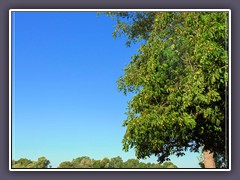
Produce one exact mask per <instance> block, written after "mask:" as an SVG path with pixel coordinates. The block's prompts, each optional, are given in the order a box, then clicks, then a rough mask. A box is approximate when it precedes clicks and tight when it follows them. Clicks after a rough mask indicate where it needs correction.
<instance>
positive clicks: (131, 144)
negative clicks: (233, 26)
mask: <svg viewBox="0 0 240 180" xmlns="http://www.w3.org/2000/svg"><path fill="white" fill-rule="evenodd" d="M107 14H108V15H110V16H111V17H112V18H113V19H116V20H117V25H116V30H115V31H114V36H116V35H119V34H124V35H126V36H127V37H128V41H127V44H128V45H130V44H131V43H130V42H137V41H138V40H140V41H141V40H143V41H142V42H143V43H142V45H141V46H140V48H139V50H138V52H137V53H136V54H134V55H133V56H132V60H131V62H130V63H129V64H128V66H127V67H125V68H124V75H123V76H122V77H120V78H119V79H118V88H119V90H121V91H123V92H124V94H127V93H134V96H133V98H132V99H131V101H129V103H128V111H127V119H126V120H125V121H124V123H123V126H124V127H126V133H125V135H124V138H123V141H122V142H123V149H124V150H125V151H128V150H129V148H134V149H135V152H136V156H137V158H145V157H149V156H151V155H155V156H157V157H158V160H159V162H164V161H165V160H169V155H171V154H175V155H177V156H182V155H184V152H185V150H190V151H193V152H199V149H200V147H202V148H203V150H205V151H210V152H214V153H215V154H222V155H224V156H226V155H225V154H226V153H227V143H228V140H227V132H228V131H227V128H228V126H227V124H228V117H227V114H228V108H227V107H228V96H227V94H228V51H229V50H228V28H229V27H228V12H110V13H107Z"/></svg>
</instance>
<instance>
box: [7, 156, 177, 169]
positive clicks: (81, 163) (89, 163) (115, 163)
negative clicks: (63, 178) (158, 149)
mask: <svg viewBox="0 0 240 180" xmlns="http://www.w3.org/2000/svg"><path fill="white" fill-rule="evenodd" d="M167 163H168V164H165V163H164V164H163V165H160V164H155V163H144V162H140V161H139V160H138V159H129V160H127V161H125V162H124V161H123V160H122V158H121V157H120V156H117V157H113V158H111V159H109V158H107V157H105V158H103V159H102V160H95V159H91V158H90V157H88V156H82V157H78V158H75V159H73V160H72V161H63V162H61V163H60V164H59V166H58V167H57V168H60V169H74V168H76V169H77V168H78V169H81V168H102V169H104V168H177V166H176V165H174V164H173V163H171V162H167ZM49 164H50V161H49V160H47V159H46V158H45V157H40V158H38V160H37V161H31V160H29V159H26V158H21V159H19V160H17V161H15V160H12V168H40V169H43V168H51V166H50V165H49Z"/></svg>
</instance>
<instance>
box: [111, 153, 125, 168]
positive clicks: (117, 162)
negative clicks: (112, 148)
mask: <svg viewBox="0 0 240 180" xmlns="http://www.w3.org/2000/svg"><path fill="white" fill-rule="evenodd" d="M110 167H111V168H122V167H123V160H122V158H121V157H120V156H117V157H113V158H111V159H110Z"/></svg>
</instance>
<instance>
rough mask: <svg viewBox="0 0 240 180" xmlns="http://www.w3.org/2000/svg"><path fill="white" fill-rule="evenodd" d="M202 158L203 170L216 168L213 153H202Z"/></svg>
mask: <svg viewBox="0 0 240 180" xmlns="http://www.w3.org/2000/svg"><path fill="white" fill-rule="evenodd" d="M203 157H204V161H203V163H204V167H205V168H216V164H215V161H214V158H213V153H210V151H203Z"/></svg>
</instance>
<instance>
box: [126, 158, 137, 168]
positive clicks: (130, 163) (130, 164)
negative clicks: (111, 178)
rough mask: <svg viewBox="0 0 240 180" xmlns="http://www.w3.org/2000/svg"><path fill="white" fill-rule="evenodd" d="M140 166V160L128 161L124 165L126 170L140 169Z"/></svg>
mask: <svg viewBox="0 0 240 180" xmlns="http://www.w3.org/2000/svg"><path fill="white" fill-rule="evenodd" d="M138 166H139V160H138V159H128V160H127V161H126V162H124V165H123V167H124V168H138Z"/></svg>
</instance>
